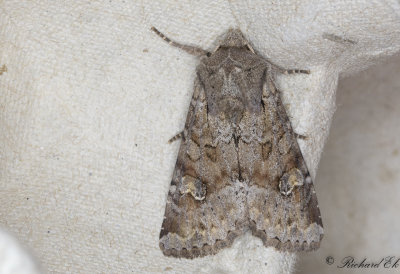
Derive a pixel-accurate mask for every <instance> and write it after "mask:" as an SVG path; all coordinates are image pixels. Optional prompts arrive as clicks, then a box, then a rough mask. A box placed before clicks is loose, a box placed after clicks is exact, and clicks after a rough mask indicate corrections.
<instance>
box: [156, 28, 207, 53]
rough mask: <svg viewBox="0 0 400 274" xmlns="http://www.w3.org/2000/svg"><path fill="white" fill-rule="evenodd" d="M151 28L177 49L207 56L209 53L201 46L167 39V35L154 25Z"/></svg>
mask: <svg viewBox="0 0 400 274" xmlns="http://www.w3.org/2000/svg"><path fill="white" fill-rule="evenodd" d="M151 30H152V31H154V32H155V33H156V34H157V35H158V36H160V37H161V38H162V39H163V40H165V41H166V42H167V43H168V44H170V45H171V46H174V47H177V48H179V49H182V50H184V51H186V52H187V53H189V54H191V55H194V56H203V55H207V56H209V55H210V53H209V52H208V51H206V50H204V49H202V48H199V47H193V46H188V45H183V44H180V43H178V42H175V41H172V40H171V39H169V38H168V37H167V36H165V35H164V34H163V33H161V32H160V31H159V30H158V29H156V28H155V27H151Z"/></svg>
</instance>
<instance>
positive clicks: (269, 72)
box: [152, 27, 323, 258]
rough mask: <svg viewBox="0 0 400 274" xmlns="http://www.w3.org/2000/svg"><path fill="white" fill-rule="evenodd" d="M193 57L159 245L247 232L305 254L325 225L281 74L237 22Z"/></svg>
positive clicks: (210, 246) (205, 251)
mask: <svg viewBox="0 0 400 274" xmlns="http://www.w3.org/2000/svg"><path fill="white" fill-rule="evenodd" d="M152 30H153V31H154V32H155V33H156V34H157V35H159V36H160V37H161V38H163V39H164V40H165V41H167V42H168V43H169V44H170V45H172V46H174V47H178V48H180V49H182V50H184V51H186V52H188V53H190V54H193V55H195V56H198V57H199V59H200V64H199V65H198V66H197V70H196V79H195V81H194V91H193V97H192V100H191V102H190V106H189V111H188V114H187V118H186V123H185V128H184V130H183V132H182V133H180V134H179V135H177V136H176V137H174V138H173V139H172V140H175V139H177V138H181V139H182V142H181V145H180V149H179V154H178V159H177V161H176V166H175V170H174V173H173V176H172V181H171V185H170V188H169V192H168V197H167V203H166V208H165V216H164V220H163V223H162V228H161V232H160V241H159V245H160V248H161V250H162V252H163V253H164V255H166V256H174V257H183V258H195V257H201V256H206V255H211V254H216V253H217V252H218V251H219V250H221V249H222V248H224V247H229V246H231V245H232V243H233V241H234V239H235V238H236V237H238V236H240V235H242V234H243V233H245V232H246V231H248V230H250V231H251V233H252V234H253V235H254V236H256V237H259V238H261V240H262V241H263V243H264V245H265V246H266V247H269V246H272V247H275V248H276V249H277V250H280V251H303V250H304V251H309V250H315V249H317V248H318V247H319V245H320V242H321V239H322V237H323V226H322V221H321V216H320V210H319V207H318V202H317V197H316V194H315V191H314V185H313V182H312V179H311V176H310V174H309V172H308V170H307V166H306V164H305V161H304V159H303V156H302V154H301V151H300V149H299V146H298V143H297V138H298V137H299V136H298V135H297V134H296V133H295V132H293V129H292V127H291V124H290V121H289V118H288V116H287V114H286V111H285V107H284V106H283V104H282V100H281V95H280V91H279V90H278V89H277V87H276V85H275V76H276V74H277V73H309V71H307V70H298V69H295V70H286V69H283V68H281V67H279V66H277V65H274V64H273V63H272V62H270V61H269V60H267V59H265V58H263V57H262V56H260V55H258V54H257V53H256V52H255V51H254V49H253V48H252V47H251V45H250V43H249V42H248V41H247V40H246V39H245V37H244V35H243V34H242V32H241V31H240V30H238V29H230V30H229V31H228V32H227V33H226V34H225V36H224V37H225V38H224V39H223V40H222V42H221V43H220V45H219V46H218V47H217V48H216V49H215V50H214V51H213V52H208V51H206V50H203V49H201V48H198V47H193V46H188V45H182V44H179V43H177V42H174V41H171V40H170V39H169V38H167V37H166V36H165V35H164V34H162V33H161V32H159V31H158V30H157V29H156V28H154V27H152Z"/></svg>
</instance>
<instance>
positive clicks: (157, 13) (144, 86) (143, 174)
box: [0, 0, 400, 273]
mask: <svg viewBox="0 0 400 274" xmlns="http://www.w3.org/2000/svg"><path fill="white" fill-rule="evenodd" d="M0 7H1V9H0V13H1V15H0V26H1V28H0V66H1V65H3V64H5V65H6V67H7V72H4V73H3V74H2V75H1V76H0V106H1V107H0V126H1V131H0V148H1V151H0V153H1V155H0V156H1V157H0V176H1V177H0V199H1V200H0V204H1V205H2V207H1V208H0V222H1V224H2V225H3V226H4V227H6V228H7V229H8V230H10V231H12V232H13V233H14V234H15V235H17V236H18V238H19V239H20V240H21V241H22V242H23V243H24V244H26V245H27V246H30V248H31V249H32V250H33V251H34V252H35V254H36V256H37V258H38V259H39V261H40V262H41V264H42V266H43V268H44V269H46V270H47V271H49V272H59V273H65V272H71V273H99V272H110V273H127V272H140V273H154V272H162V271H167V270H169V271H170V273H191V272H204V273H221V272H225V273H238V272H239V273H289V272H292V271H293V269H294V263H295V260H296V256H295V255H288V254H284V253H283V254H281V253H278V252H276V251H274V249H272V248H264V247H262V243H261V241H260V240H258V239H256V238H254V237H251V236H250V235H245V236H243V237H241V238H239V239H238V240H237V241H236V242H235V243H234V246H233V247H232V248H230V249H226V250H224V251H223V252H221V253H219V254H217V255H216V256H209V257H206V258H202V259H196V260H177V259H174V258H166V257H164V256H163V255H162V253H161V251H160V250H159V248H158V233H159V229H160V226H161V222H162V218H163V213H164V205H165V200H166V193H167V189H168V185H169V182H170V178H171V175H172V170H173V168H174V165H175V160H176V155H177V151H178V147H179V142H175V143H174V144H173V145H168V144H167V140H168V139H169V138H170V137H171V136H173V135H174V134H175V133H177V132H179V131H180V130H181V129H182V127H183V125H184V120H185V115H186V111H187V108H188V103H189V100H190V96H191V92H192V84H193V79H194V76H195V66H196V64H197V60H196V58H195V57H193V56H190V55H187V54H186V53H184V52H182V51H180V50H178V49H175V48H173V47H171V46H169V45H168V44H167V43H165V42H164V41H163V40H162V39H160V38H159V37H157V36H156V35H155V34H154V33H152V32H151V31H150V27H151V26H155V27H157V28H158V29H160V31H162V32H163V33H165V34H167V35H168V36H169V37H170V38H172V39H174V40H177V41H179V42H182V43H185V44H193V45H198V46H201V47H203V48H205V49H210V50H212V49H213V48H214V47H215V46H216V45H217V44H218V43H217V42H216V40H217V39H218V38H219V37H221V35H222V34H223V33H224V32H225V31H226V30H227V29H228V28H230V27H239V28H240V29H241V30H242V31H243V33H244V34H245V35H246V36H247V38H248V39H249V40H250V41H251V43H252V45H253V47H254V48H255V50H256V51H257V52H258V53H260V54H262V55H263V56H265V57H266V58H269V59H270V60H272V61H273V62H274V63H276V64H278V65H280V66H282V67H285V68H300V69H310V70H311V72H312V73H311V74H310V75H289V76H282V77H280V78H279V79H278V84H279V86H280V88H281V90H282V91H283V99H284V102H285V103H286V106H287V110H288V114H289V115H290V117H291V121H292V125H293V127H294V129H295V131H296V132H297V133H299V134H302V135H306V136H307V137H308V139H307V140H305V141H302V140H300V141H299V143H300V146H301V149H302V151H303V154H304V157H305V159H306V162H307V164H308V167H309V169H310V172H311V173H312V174H313V175H315V174H316V167H317V164H318V162H319V159H320V155H321V151H322V148H323V145H324V142H325V140H326V138H327V135H328V130H329V126H330V122H331V118H332V115H333V112H334V110H335V91H336V85H337V82H338V76H339V73H344V74H350V73H354V72H356V71H359V70H361V69H364V68H366V67H368V66H369V65H370V64H373V63H374V62H375V61H377V60H379V59H381V58H382V57H385V56H389V55H392V54H394V53H395V52H398V51H399V49H400V35H399V29H400V19H399V10H400V8H399V2H397V1H383V0H382V1H369V0H364V1H361V0H358V1H339V0H338V1H328V0H323V1H321V0H319V1H311V0H292V1H246V2H242V1H187V2H182V1H180V2H177V1H169V0H168V1H125V2H117V3H116V2H110V1H104V2H103V1H87V2H80V1H69V2H68V3H66V2H62V1H47V2H44V1H43V2H42V1H3V2H1V3H0ZM315 184H318V182H315ZM317 189H318V186H317ZM322 218H324V216H322Z"/></svg>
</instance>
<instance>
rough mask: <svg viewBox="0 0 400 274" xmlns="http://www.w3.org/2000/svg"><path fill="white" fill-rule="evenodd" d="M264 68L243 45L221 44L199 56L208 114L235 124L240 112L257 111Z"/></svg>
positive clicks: (258, 109)
mask: <svg viewBox="0 0 400 274" xmlns="http://www.w3.org/2000/svg"><path fill="white" fill-rule="evenodd" d="M267 67H268V66H267V64H266V63H265V62H262V60H261V61H260V57H259V56H257V55H255V54H254V53H252V52H250V51H249V50H248V49H247V48H245V47H242V48H238V47H222V48H220V49H218V50H217V51H216V52H215V53H214V54H213V55H212V56H210V57H209V58H207V59H202V62H201V64H200V65H199V67H198V72H199V80H200V82H201V83H202V84H203V86H204V89H205V94H206V97H207V107H208V113H209V115H215V116H219V115H223V116H224V117H225V118H227V119H228V120H229V121H230V122H231V123H234V124H238V123H239V122H240V120H241V118H242V117H243V113H244V112H246V111H248V112H251V113H254V112H259V111H261V108H260V105H261V97H262V91H261V86H262V79H263V74H265V73H266V69H267Z"/></svg>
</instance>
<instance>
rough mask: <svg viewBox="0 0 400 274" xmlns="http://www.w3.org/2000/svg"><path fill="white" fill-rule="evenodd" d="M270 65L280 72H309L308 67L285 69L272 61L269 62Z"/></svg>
mask: <svg viewBox="0 0 400 274" xmlns="http://www.w3.org/2000/svg"><path fill="white" fill-rule="evenodd" d="M271 66H272V68H273V69H274V70H275V71H277V72H278V73H282V74H295V73H303V74H310V71H309V70H308V69H285V68H282V67H280V66H277V65H275V64H273V63H271Z"/></svg>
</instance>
